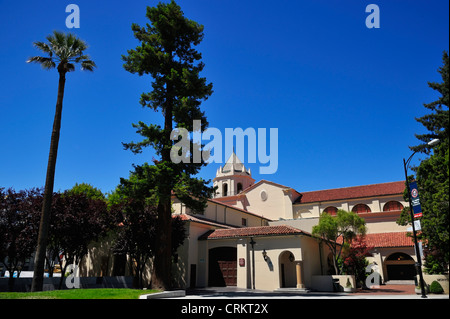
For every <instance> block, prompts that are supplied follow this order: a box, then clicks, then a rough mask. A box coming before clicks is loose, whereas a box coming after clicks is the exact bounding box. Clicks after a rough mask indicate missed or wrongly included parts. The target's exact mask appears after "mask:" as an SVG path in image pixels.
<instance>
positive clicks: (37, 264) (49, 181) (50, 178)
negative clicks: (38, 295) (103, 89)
mask: <svg viewBox="0 0 450 319" xmlns="http://www.w3.org/2000/svg"><path fill="white" fill-rule="evenodd" d="M58 69H59V67H58ZM58 71H59V70H58ZM65 83H66V74H65V72H64V71H59V84H58V98H57V100H56V111H55V118H54V120H53V130H52V137H51V140H50V152H49V156H48V164H47V176H46V178H45V189H44V202H43V205H42V213H41V220H40V224H39V236H38V242H37V247H36V256H35V259H34V274H33V281H32V284H31V291H42V289H43V284H44V266H45V251H46V248H47V241H48V240H47V239H48V232H49V224H50V210H51V205H52V197H53V184H54V181H55V167H56V157H57V155H58V143H59V132H60V129H61V114H62V106H63V98H64V86H65Z"/></svg>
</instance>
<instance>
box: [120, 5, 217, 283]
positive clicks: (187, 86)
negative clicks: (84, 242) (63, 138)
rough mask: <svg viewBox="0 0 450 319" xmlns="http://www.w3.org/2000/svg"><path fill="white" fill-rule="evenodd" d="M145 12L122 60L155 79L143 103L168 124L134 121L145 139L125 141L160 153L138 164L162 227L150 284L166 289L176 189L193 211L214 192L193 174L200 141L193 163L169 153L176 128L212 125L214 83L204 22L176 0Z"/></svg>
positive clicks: (133, 70)
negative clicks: (203, 47)
mask: <svg viewBox="0 0 450 319" xmlns="http://www.w3.org/2000/svg"><path fill="white" fill-rule="evenodd" d="M146 16H147V18H148V19H149V21H150V24H148V23H147V25H146V27H140V26H139V25H137V24H133V25H132V30H133V32H134V36H135V38H136V39H137V40H138V41H139V42H140V45H139V46H137V47H136V49H134V50H128V51H127V52H128V55H127V56H122V59H123V61H124V62H125V63H124V68H125V70H127V71H128V72H131V73H133V74H138V75H139V76H142V75H144V74H145V75H150V76H151V77H152V78H153V81H152V83H151V86H152V88H153V90H152V91H151V92H149V93H143V94H142V95H141V99H140V103H141V105H142V106H144V107H149V108H151V109H152V110H154V111H161V113H162V114H163V116H164V125H163V126H162V127H161V126H160V125H158V124H150V125H147V124H145V123H143V122H139V123H138V124H133V126H134V127H135V128H136V129H137V133H139V134H140V135H142V136H143V137H144V139H143V140H142V141H141V142H138V143H134V142H131V143H125V144H124V146H125V149H130V150H131V151H133V152H134V153H140V152H141V151H142V148H143V147H147V146H152V147H153V148H154V149H155V151H156V155H157V156H159V157H160V158H159V159H158V160H154V165H145V166H143V167H142V168H139V167H135V168H136V169H138V170H141V171H142V173H143V174H145V175H147V176H150V177H151V178H152V179H153V180H154V182H155V184H154V194H155V199H156V206H157V212H158V218H157V222H158V225H157V227H156V232H157V234H156V247H157V250H156V251H155V259H154V264H153V272H152V288H154V289H159V290H167V289H170V287H171V274H170V269H171V250H172V242H171V237H172V229H171V228H172V227H171V208H172V207H171V196H172V192H174V193H175V194H176V196H177V197H178V198H179V199H180V200H181V201H182V202H184V203H185V204H186V206H187V207H189V208H191V209H193V210H194V211H201V210H203V209H204V208H205V205H206V199H205V198H206V197H209V196H210V195H211V192H212V189H211V188H210V187H207V186H206V184H207V182H206V181H204V180H202V179H197V178H194V177H193V176H194V175H195V174H197V173H198V171H199V170H200V168H201V167H202V166H204V165H205V164H206V163H205V162H204V159H203V158H202V159H201V160H200V161H192V156H193V155H192V154H193V153H194V152H193V151H194V147H195V148H198V147H200V145H193V144H192V143H191V144H190V147H191V152H190V156H191V158H190V159H189V163H184V162H180V163H173V162H172V161H171V156H170V154H171V150H172V147H173V145H174V141H173V140H171V133H172V131H173V129H174V128H184V129H186V130H188V131H193V128H194V123H193V120H200V121H201V130H204V129H205V128H206V127H207V126H208V122H207V121H206V118H205V115H204V112H203V111H201V109H200V104H201V102H202V101H204V100H206V99H207V98H208V97H209V96H210V95H211V94H212V84H211V83H209V84H207V83H206V79H205V78H203V77H201V76H200V72H201V71H202V70H203V68H204V64H203V63H202V62H200V60H201V54H200V53H199V52H198V51H197V50H196V49H195V46H197V45H198V44H200V42H201V41H202V40H203V36H204V35H203V26H202V25H200V24H198V23H197V22H195V21H192V20H189V19H187V18H185V17H184V14H183V12H182V11H181V8H180V7H179V6H178V5H177V4H176V3H175V2H174V1H171V2H170V3H168V4H164V3H159V4H158V5H157V6H156V7H147V13H146Z"/></svg>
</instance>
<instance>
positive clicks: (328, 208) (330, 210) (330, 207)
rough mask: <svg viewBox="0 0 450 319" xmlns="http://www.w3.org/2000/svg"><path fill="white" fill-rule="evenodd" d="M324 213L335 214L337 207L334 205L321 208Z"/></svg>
mask: <svg viewBox="0 0 450 319" xmlns="http://www.w3.org/2000/svg"><path fill="white" fill-rule="evenodd" d="M323 212H324V213H327V214H329V215H331V216H335V215H336V214H337V208H336V207H334V206H329V207H327V208H325V209H324V210H323Z"/></svg>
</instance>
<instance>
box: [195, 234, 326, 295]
mask: <svg viewBox="0 0 450 319" xmlns="http://www.w3.org/2000/svg"><path fill="white" fill-rule="evenodd" d="M198 239H199V256H198V257H199V263H198V264H199V265H200V268H199V271H198V273H199V274H200V276H199V277H198V279H197V284H198V285H199V286H208V285H209V284H211V283H212V282H213V283H220V282H222V283H225V284H226V283H227V282H232V281H233V278H229V275H230V274H235V275H236V286H237V287H238V288H255V289H262V290H275V289H278V288H299V289H300V288H304V287H305V286H310V284H311V283H310V282H309V279H310V278H311V277H312V276H313V275H321V269H322V268H323V264H324V261H325V262H326V258H325V259H324V258H321V257H322V256H323V255H325V256H326V255H327V254H322V253H320V251H319V250H320V248H319V243H318V241H317V240H315V239H314V238H312V237H311V235H310V234H309V233H306V232H304V231H301V230H299V229H296V228H294V227H291V226H287V225H278V226H261V227H246V228H236V229H215V230H211V231H208V232H206V233H205V234H203V235H202V236H200V237H199V238H198ZM230 248H232V249H234V251H235V256H234V258H235V261H236V262H235V263H234V267H236V269H235V271H233V270H230V269H229V268H227V269H226V270H224V269H221V266H220V265H221V264H222V265H224V264H225V262H226V261H225V260H224V261H222V260H220V257H219V259H217V255H218V254H217V252H219V255H222V256H224V258H225V259H229V257H228V256H227V253H226V251H230ZM220 251H222V252H223V253H222V254H220ZM306 260H307V262H305V261H306ZM229 266H231V264H228V265H227V267H229ZM212 272H213V273H212ZM213 276H215V280H214V279H213V278H212V277H213Z"/></svg>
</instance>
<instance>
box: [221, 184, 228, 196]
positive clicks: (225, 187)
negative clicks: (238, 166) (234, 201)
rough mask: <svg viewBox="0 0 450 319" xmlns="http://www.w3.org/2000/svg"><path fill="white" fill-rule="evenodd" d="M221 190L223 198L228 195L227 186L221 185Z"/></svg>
mask: <svg viewBox="0 0 450 319" xmlns="http://www.w3.org/2000/svg"><path fill="white" fill-rule="evenodd" d="M222 188H223V189H222V190H223V192H222V194H223V196H227V195H228V184H223V186H222Z"/></svg>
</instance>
